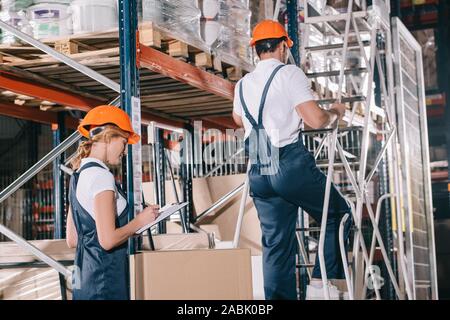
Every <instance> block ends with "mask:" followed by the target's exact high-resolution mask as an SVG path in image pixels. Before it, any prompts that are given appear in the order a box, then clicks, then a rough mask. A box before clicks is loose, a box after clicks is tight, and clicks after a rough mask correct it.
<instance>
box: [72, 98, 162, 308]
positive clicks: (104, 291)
mask: <svg viewBox="0 0 450 320" xmlns="http://www.w3.org/2000/svg"><path fill="white" fill-rule="evenodd" d="M78 131H79V132H80V133H81V134H82V135H83V136H84V137H86V138H88V140H87V141H84V142H83V143H81V145H80V146H79V147H78V152H77V156H76V157H75V158H74V160H73V161H72V167H73V168H74V170H76V171H75V172H74V174H73V177H72V179H71V183H70V209H69V214H68V216H67V244H68V246H69V247H71V248H73V247H76V248H77V249H76V255H75V271H74V276H73V299H74V300H93V299H94V300H97V299H108V300H110V299H111V300H126V299H128V298H129V294H128V292H129V289H128V277H129V274H128V256H127V240H128V238H130V237H131V236H133V235H134V234H135V232H136V231H137V230H139V229H140V228H141V227H143V226H145V225H147V224H149V223H150V222H152V221H154V220H155V219H156V217H157V215H158V206H149V207H147V208H146V209H145V210H144V211H142V212H141V213H140V214H138V215H137V216H136V218H135V219H133V220H132V221H130V222H128V221H127V219H128V204H127V200H126V196H125V195H124V193H123V192H122V190H121V189H120V187H119V186H118V185H117V184H116V183H115V180H114V176H113V174H112V173H111V172H110V171H109V167H112V166H117V165H119V164H121V159H122V156H123V155H125V154H126V146H127V144H134V143H137V142H138V141H139V139H140V137H139V135H137V134H136V133H135V132H134V131H133V128H132V126H131V122H130V119H129V117H128V115H127V114H126V113H125V112H124V111H123V110H121V109H119V108H117V107H113V106H98V107H96V108H94V109H92V110H91V111H89V112H88V113H87V115H86V117H85V118H84V119H83V120H82V121H81V124H80V125H79V126H78ZM127 222H128V223H127Z"/></svg>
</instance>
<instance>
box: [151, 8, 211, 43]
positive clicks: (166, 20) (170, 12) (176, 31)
mask: <svg viewBox="0 0 450 320" xmlns="http://www.w3.org/2000/svg"><path fill="white" fill-rule="evenodd" d="M200 17H201V11H200V9H199V8H198V5H197V1H196V0H142V20H143V22H148V21H151V22H153V23H155V24H156V25H157V26H158V27H159V28H160V29H161V30H163V31H165V32H166V33H167V34H168V35H170V36H171V37H173V38H175V39H178V40H181V41H183V42H186V43H188V44H190V45H192V46H195V47H197V48H199V49H203V50H205V51H208V47H207V46H206V44H205V43H204V41H203V40H202V38H201V35H200Z"/></svg>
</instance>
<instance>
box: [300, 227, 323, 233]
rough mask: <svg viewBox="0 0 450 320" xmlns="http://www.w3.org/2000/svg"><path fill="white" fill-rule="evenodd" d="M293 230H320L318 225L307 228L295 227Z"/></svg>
mask: <svg viewBox="0 0 450 320" xmlns="http://www.w3.org/2000/svg"><path fill="white" fill-rule="evenodd" d="M295 231H300V232H302V231H311V232H318V231H320V227H309V228H296V229H295Z"/></svg>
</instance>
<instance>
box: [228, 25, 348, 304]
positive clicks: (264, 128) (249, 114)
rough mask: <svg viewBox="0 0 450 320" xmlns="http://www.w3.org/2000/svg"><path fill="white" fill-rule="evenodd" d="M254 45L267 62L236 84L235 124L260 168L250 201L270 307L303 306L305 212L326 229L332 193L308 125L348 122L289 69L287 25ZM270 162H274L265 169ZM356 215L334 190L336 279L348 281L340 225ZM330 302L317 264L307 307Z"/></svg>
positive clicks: (259, 36) (256, 37)
mask: <svg viewBox="0 0 450 320" xmlns="http://www.w3.org/2000/svg"><path fill="white" fill-rule="evenodd" d="M250 45H251V46H254V47H255V49H256V53H257V55H258V57H259V59H260V61H259V63H258V64H257V66H256V68H255V70H254V71H253V72H251V73H248V74H247V75H245V77H244V78H242V79H241V80H240V81H239V82H238V83H237V84H236V88H235V95H234V108H233V119H234V121H235V122H236V124H237V125H238V126H240V127H244V129H245V137H246V150H247V151H249V149H250V154H249V156H250V158H251V159H252V160H253V161H252V160H251V161H252V166H251V168H250V171H249V181H250V195H251V197H252V198H253V201H254V203H255V206H256V209H257V211H258V216H259V220H260V223H261V229H262V246H263V271H264V291H265V296H266V299H296V298H297V292H296V280H295V279H296V278H295V268H296V266H295V264H296V262H295V255H296V250H297V242H296V236H295V228H296V221H297V217H298V208H299V207H301V208H303V209H304V210H305V211H306V212H307V213H308V214H310V215H311V216H312V217H313V218H314V220H316V221H318V222H320V221H321V217H322V210H323V202H324V194H325V185H326V177H325V175H324V174H323V173H321V171H319V169H318V168H317V167H316V163H315V160H314V157H313V155H312V154H311V153H309V152H308V150H307V149H306V148H305V146H304V145H303V141H302V137H301V122H302V121H304V122H305V123H306V124H308V126H310V127H312V128H314V129H318V128H324V127H326V126H328V125H329V124H331V123H334V121H337V120H338V119H340V118H341V117H342V116H343V115H344V113H345V106H344V105H342V104H334V105H333V106H332V107H331V108H330V109H329V110H327V111H326V110H323V109H321V108H319V107H318V106H317V104H316V102H315V101H314V98H313V96H312V95H311V88H310V85H309V82H308V79H307V78H306V76H305V74H304V73H303V71H302V70H301V69H300V68H298V67H297V66H295V65H285V63H286V61H287V58H288V48H287V47H289V48H290V47H292V45H293V42H292V40H291V39H289V37H288V35H287V33H286V30H285V29H284V27H283V26H282V25H281V24H280V23H278V22H275V21H271V20H265V21H262V22H260V23H258V24H257V25H256V26H255V28H254V30H253V34H252V39H251V42H250ZM255 136H256V137H257V139H254V138H255ZM255 141H256V142H255ZM261 141H266V142H267V143H268V148H267V150H263V149H265V145H264V143H261ZM266 146H267V145H266ZM255 152H257V155H255ZM264 155H265V156H264ZM267 157H269V158H270V159H269V162H267V161H265V160H267ZM255 159H256V160H255ZM274 159H275V160H274ZM269 167H270V168H269ZM269 169H270V170H269ZM273 169H275V170H273ZM349 212H350V209H349V207H348V205H347V203H346V201H345V200H344V198H342V196H341V195H340V194H339V193H338V191H337V190H336V188H335V187H334V186H332V188H331V195H330V205H329V210H328V222H327V232H326V235H325V249H324V255H325V265H326V271H327V276H328V279H343V278H344V274H343V269H342V261H341V255H340V250H339V241H338V240H339V238H338V230H339V223H340V219H341V218H342V216H343V215H344V214H345V213H349ZM348 221H350V219H349V220H348ZM349 225H350V224H348V225H347V226H346V230H345V237H346V238H347V237H348V230H349V228H348V226H349ZM328 287H329V293H330V298H331V299H339V297H340V292H339V291H338V290H337V288H336V287H334V286H333V285H331V284H330V283H329V284H328ZM323 298H324V294H323V288H322V281H321V273H320V266H319V262H318V258H317V259H316V264H315V267H314V270H313V274H312V279H311V282H310V285H309V286H308V289H307V299H323Z"/></svg>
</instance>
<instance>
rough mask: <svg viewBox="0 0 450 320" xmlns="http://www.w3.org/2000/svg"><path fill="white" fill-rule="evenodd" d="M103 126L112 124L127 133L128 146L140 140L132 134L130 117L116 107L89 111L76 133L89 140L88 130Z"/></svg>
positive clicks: (102, 107)
mask: <svg viewBox="0 0 450 320" xmlns="http://www.w3.org/2000/svg"><path fill="white" fill-rule="evenodd" d="M105 124H114V125H116V126H118V127H119V128H120V129H122V130H123V131H125V132H128V133H129V134H130V136H129V137H128V143H129V144H135V143H137V142H139V139H140V138H141V137H140V136H139V135H138V134H136V133H135V132H134V130H133V126H132V125H131V121H130V117H128V114H127V113H126V112H125V111H123V110H122V109H120V108H118V107H114V106H106V105H104V106H98V107H95V108H94V109H92V110H90V111H89V112H88V113H87V114H86V116H85V117H84V119H83V120H82V121H81V123H80V125H79V126H78V132H80V133H81V134H82V135H83V136H84V137H86V138H89V130H91V129H92V128H95V127H98V126H102V125H105Z"/></svg>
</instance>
